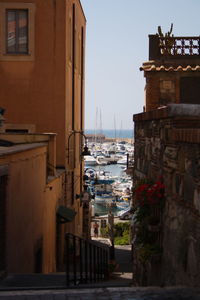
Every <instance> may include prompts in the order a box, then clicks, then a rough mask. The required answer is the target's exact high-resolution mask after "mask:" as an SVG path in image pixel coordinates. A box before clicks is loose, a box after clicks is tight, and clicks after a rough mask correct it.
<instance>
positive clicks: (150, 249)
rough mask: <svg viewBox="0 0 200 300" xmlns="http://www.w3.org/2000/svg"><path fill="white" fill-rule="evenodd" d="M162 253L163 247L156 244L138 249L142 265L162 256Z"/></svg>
mask: <svg viewBox="0 0 200 300" xmlns="http://www.w3.org/2000/svg"><path fill="white" fill-rule="evenodd" d="M161 253H162V249H161V247H160V246H158V245H156V244H145V245H141V246H140V247H139V248H138V257H139V260H140V261H141V262H142V263H146V262H147V261H149V260H150V259H151V258H152V257H153V256H155V255H160V254H161Z"/></svg>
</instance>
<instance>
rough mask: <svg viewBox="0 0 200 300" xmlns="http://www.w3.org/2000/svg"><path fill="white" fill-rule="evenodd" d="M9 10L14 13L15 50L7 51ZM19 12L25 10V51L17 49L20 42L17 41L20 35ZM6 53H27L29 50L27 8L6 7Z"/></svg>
mask: <svg viewBox="0 0 200 300" xmlns="http://www.w3.org/2000/svg"><path fill="white" fill-rule="evenodd" d="M9 12H12V13H14V14H15V22H16V25H15V51H9V45H8V38H9V36H8V34H9V32H8V27H9V20H8V18H9ZM20 12H26V23H27V24H26V39H27V42H26V51H20V50H19V46H20V43H19V40H20V35H19V30H20V28H19V20H20V19H19V15H20ZM5 26H6V54H10V55H13V54H24V55H26V54H28V53H29V51H28V49H29V40H28V36H29V32H28V9H21V8H20V9H19V8H17V9H10V8H7V9H6V25H5Z"/></svg>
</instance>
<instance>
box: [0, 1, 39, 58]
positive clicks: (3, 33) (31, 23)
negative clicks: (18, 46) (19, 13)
mask: <svg viewBox="0 0 200 300" xmlns="http://www.w3.org/2000/svg"><path fill="white" fill-rule="evenodd" d="M8 10H13V11H15V10H27V11H28V15H27V18H28V24H27V26H28V41H27V44H28V49H27V50H28V51H27V52H26V53H23V52H16V53H10V52H7V11H8ZM34 36H35V4H34V3H13V2H10V3H0V61H32V60H34V50H35V49H34Z"/></svg>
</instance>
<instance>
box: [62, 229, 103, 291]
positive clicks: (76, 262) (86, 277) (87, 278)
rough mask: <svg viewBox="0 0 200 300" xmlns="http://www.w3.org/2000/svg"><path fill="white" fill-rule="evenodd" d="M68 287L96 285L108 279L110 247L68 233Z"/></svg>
mask: <svg viewBox="0 0 200 300" xmlns="http://www.w3.org/2000/svg"><path fill="white" fill-rule="evenodd" d="M65 240H66V285H67V286H69V285H78V284H81V283H93V282H94V283H95V282H97V281H101V280H106V279H107V277H108V251H109V247H108V246H106V245H105V247H104V246H101V247H100V246H98V245H97V244H96V243H95V242H93V241H91V240H86V239H83V238H80V237H77V236H75V235H73V234H70V233H67V234H66V235H65Z"/></svg>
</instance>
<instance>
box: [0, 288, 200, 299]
mask: <svg viewBox="0 0 200 300" xmlns="http://www.w3.org/2000/svg"><path fill="white" fill-rule="evenodd" d="M3 299H5V300H15V299H17V300H94V299H95V300H107V299H108V300H199V299H200V289H187V288H137V287H121V288H119V287H116V288H91V289H76V290H75V289H70V290H45V291H17V292H11V291H10V292H1V294H0V300H3Z"/></svg>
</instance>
